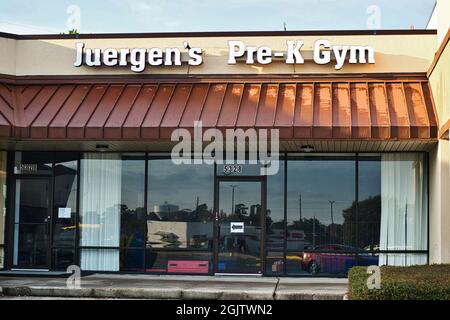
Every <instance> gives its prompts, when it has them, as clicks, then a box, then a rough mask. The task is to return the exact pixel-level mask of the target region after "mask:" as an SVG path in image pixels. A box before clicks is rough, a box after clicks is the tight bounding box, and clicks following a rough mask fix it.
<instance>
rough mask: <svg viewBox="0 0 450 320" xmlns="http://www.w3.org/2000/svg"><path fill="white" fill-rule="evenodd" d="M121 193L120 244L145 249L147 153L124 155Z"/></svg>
mask: <svg viewBox="0 0 450 320" xmlns="http://www.w3.org/2000/svg"><path fill="white" fill-rule="evenodd" d="M121 193H122V195H121V207H120V210H121V221H120V226H121V228H120V246H121V247H127V248H141V249H143V244H144V237H145V234H144V224H145V211H144V199H145V198H144V194H145V155H131V154H130V155H123V156H122V191H121ZM141 267H142V263H141Z"/></svg>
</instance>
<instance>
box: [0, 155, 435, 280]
mask: <svg viewBox="0 0 450 320" xmlns="http://www.w3.org/2000/svg"><path fill="white" fill-rule="evenodd" d="M79 155H80V154H79V153H77V152H73V153H71V152H53V153H42V154H41V155H40V156H36V153H35V152H23V153H20V152H17V153H15V156H17V157H18V158H17V159H15V165H16V167H17V166H19V167H20V166H21V164H22V163H25V164H33V163H34V164H38V165H37V166H22V167H21V168H22V169H27V170H28V169H30V168H31V169H33V170H34V169H36V170H35V171H32V172H25V171H23V170H21V171H20V172H19V173H17V172H16V174H15V175H14V185H13V186H14V188H13V191H14V192H13V194H15V203H16V205H15V209H14V210H13V214H12V218H13V220H14V221H12V222H14V223H12V224H13V230H12V232H13V234H14V242H13V244H12V257H13V261H12V265H13V266H15V267H19V268H25V267H26V268H41V269H44V268H45V269H48V268H52V269H60V270H63V269H65V268H66V267H67V266H68V265H70V264H73V263H74V262H75V263H76V261H77V260H78V259H77V258H78V257H77V256H78V254H77V246H78V247H79V248H80V251H79V252H80V257H79V259H80V261H81V268H82V270H86V271H119V270H121V271H132V272H152V273H171V274H178V273H179V274H183V273H188V274H191V273H192V274H210V273H212V272H213V271H214V270H215V269H214V263H216V264H217V269H216V270H217V271H218V272H241V273H242V272H244V271H245V272H244V273H246V272H249V273H260V272H264V274H266V275H284V274H286V275H317V274H324V275H326V274H330V275H333V274H345V273H346V272H347V271H348V269H349V268H351V267H352V266H355V265H377V264H378V265H416V264H426V263H427V247H428V243H427V237H428V234H427V231H428V230H427V229H428V225H427V223H428V211H427V208H428V199H427V196H428V191H427V187H428V186H427V169H426V168H427V167H426V165H427V163H426V157H425V154H423V153H385V154H358V155H356V154H348V155H345V154H340V155H337V154H336V155H325V154H323V155H318V154H315V155H306V156H304V155H292V156H289V155H288V160H287V161H284V160H283V159H281V160H280V162H279V171H278V173H277V174H276V175H269V176H267V177H265V178H264V177H261V176H260V175H259V169H260V166H259V165H256V166H253V169H254V172H253V171H248V170H247V171H246V173H244V174H240V173H239V174H237V173H231V174H229V175H223V174H222V173H221V170H222V169H223V167H221V166H220V165H218V166H217V168H216V169H217V170H216V172H217V175H218V177H217V179H218V180H216V181H217V185H216V186H218V189H217V192H218V194H217V195H216V199H217V200H218V203H217V209H218V220H217V221H218V222H217V227H218V232H217V233H215V232H214V222H215V214H214V189H215V188H214V186H215V179H214V166H210V165H175V164H174V163H173V162H172V161H171V160H170V157H169V156H167V155H161V154H160V155H156V154H149V155H146V154H145V153H84V154H83V155H82V157H81V160H80V159H79ZM147 156H148V157H147ZM79 163H80V168H78V164H79ZM221 168H222V169H221ZM244 169H245V168H244ZM248 169H251V168H250V167H249V168H248ZM36 172H38V173H39V174H35V173H36ZM44 173H45V174H44ZM46 173H48V174H46ZM247 173H248V176H253V177H252V178H251V179H248V178H247ZM78 174H80V176H79V178H78ZM231 176H236V178H231ZM256 177H257V178H256ZM78 181H80V185H78ZM263 186H265V187H266V190H267V192H266V193H265V194H264V193H263V192H261V191H263V190H264V188H262V187H263ZM0 187H2V194H1V195H2V197H1V198H0V209H1V210H0V213H1V214H2V215H1V216H0V268H1V267H2V265H3V249H4V220H5V196H6V153H5V152H3V153H0ZM78 189H79V191H78ZM146 191H147V192H146ZM78 194H79V195H80V198H79V199H77V196H78ZM250 195H252V196H250ZM264 196H265V197H266V198H265V199H264ZM264 200H265V201H264ZM78 203H79V206H80V207H79V208H78V207H77V205H78ZM264 203H265V204H266V221H265V223H266V224H265V228H263V226H264V224H262V223H263V222H264V220H262V217H261V213H262V212H261V208H262V207H263V204H264ZM227 212H228V214H227ZM78 215H79V219H78V217H77V216H78ZM49 217H51V219H49ZM258 217H259V218H258ZM239 219H240V220H239ZM78 220H79V226H80V234H79V236H80V240H79V243H76V239H77V230H76V228H77V221H78ZM237 222H243V225H244V226H245V229H246V230H247V231H248V234H247V233H245V234H244V235H239V236H236V235H233V234H232V232H230V234H227V232H228V231H227V230H229V229H230V228H231V225H232V223H234V224H236V223H237ZM230 230H231V229H230ZM263 230H265V231H266V234H265V235H263V233H262V231H263ZM262 239H265V241H266V243H265V249H266V250H265V252H264V253H263V254H264V258H265V270H262V269H263V268H262V266H263V262H264V261H262V260H261V253H262V250H261V249H262V246H261V245H262V242H261V241H262ZM215 241H217V244H218V250H219V251H218V254H219V255H218V258H219V259H218V261H214V259H213V256H214V251H213V249H214V242H215ZM242 266H245V268H241V267H242ZM243 270H244V271H243Z"/></svg>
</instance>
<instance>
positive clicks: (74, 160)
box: [53, 153, 78, 265]
mask: <svg viewBox="0 0 450 320" xmlns="http://www.w3.org/2000/svg"><path fill="white" fill-rule="evenodd" d="M77 175H78V153H56V158H55V169H54V193H53V217H54V219H53V220H54V221H53V246H54V247H72V248H73V247H75V245H76V244H75V234H76V215H77V212H78V210H77V190H78V186H77ZM71 264H73V263H71ZM58 265H61V264H60V263H59V264H58ZM69 265H70V264H69Z"/></svg>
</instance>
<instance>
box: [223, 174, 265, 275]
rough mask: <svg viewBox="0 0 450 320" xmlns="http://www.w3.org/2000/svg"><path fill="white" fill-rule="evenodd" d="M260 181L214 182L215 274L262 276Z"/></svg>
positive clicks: (262, 202) (261, 194)
mask: <svg viewBox="0 0 450 320" xmlns="http://www.w3.org/2000/svg"><path fill="white" fill-rule="evenodd" d="M264 190H265V188H264V181H263V180H256V181H242V180H235V179H226V180H219V181H218V192H217V194H218V199H217V200H216V201H217V202H216V203H217V207H216V230H217V231H216V241H217V245H216V251H217V252H216V273H228V274H262V270H263V259H262V252H263V243H264V242H263V237H262V236H263V234H264V232H263V230H262V229H263V226H264V223H263V221H264V220H265V214H263V213H264V212H265V203H264V201H263V200H264V197H263V194H264V193H263V191H264Z"/></svg>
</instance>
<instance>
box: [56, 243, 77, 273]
mask: <svg viewBox="0 0 450 320" xmlns="http://www.w3.org/2000/svg"><path fill="white" fill-rule="evenodd" d="M74 261H75V249H62V248H57V249H53V252H52V263H53V269H56V270H67V267H68V266H70V265H73V264H74Z"/></svg>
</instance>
